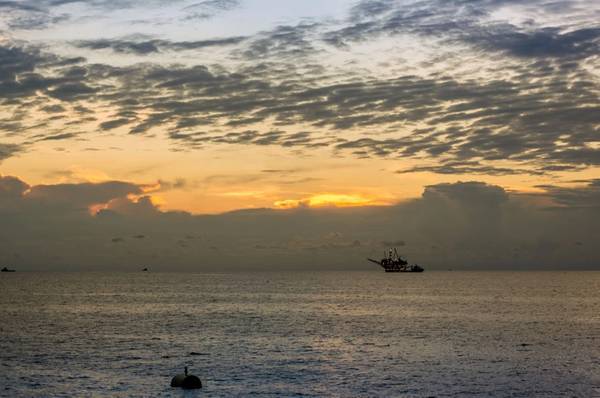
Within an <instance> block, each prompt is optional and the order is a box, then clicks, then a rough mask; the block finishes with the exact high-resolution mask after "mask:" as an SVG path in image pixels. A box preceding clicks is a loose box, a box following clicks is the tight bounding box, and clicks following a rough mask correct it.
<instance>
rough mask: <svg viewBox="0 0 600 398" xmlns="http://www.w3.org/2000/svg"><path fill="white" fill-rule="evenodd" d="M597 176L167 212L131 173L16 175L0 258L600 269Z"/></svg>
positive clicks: (5, 184) (5, 200)
mask: <svg viewBox="0 0 600 398" xmlns="http://www.w3.org/2000/svg"><path fill="white" fill-rule="evenodd" d="M598 186H599V185H598V182H597V181H595V180H594V181H589V182H586V183H585V184H583V185H580V186H573V187H570V188H558V187H550V186H548V187H545V188H544V191H543V193H540V194H538V195H537V197H532V196H531V195H529V194H527V195H524V194H520V193H512V192H507V191H506V190H504V189H503V188H501V187H499V186H493V185H487V184H484V183H481V182H459V183H445V184H436V185H431V186H428V187H427V188H426V189H425V191H424V193H423V195H422V197H421V198H418V199H415V200H412V201H409V202H404V203H400V204H397V205H393V206H376V207H357V208H332V207H329V208H311V207H307V206H302V207H299V208H293V209H288V210H272V209H257V210H243V211H235V212H231V213H224V214H220V215H192V214H189V213H185V212H163V211H161V210H160V209H159V208H157V207H156V206H155V205H154V204H153V203H152V199H151V198H150V197H148V196H144V194H143V193H141V192H142V191H141V188H140V186H139V185H135V184H131V183H126V182H119V181H114V182H107V183H100V184H89V183H82V184H58V185H44V186H36V185H34V186H30V185H28V184H27V183H25V182H23V181H21V180H20V179H18V178H16V177H9V176H5V177H1V178H0V216H1V217H2V220H3V223H2V225H0V240H1V241H2V242H3V244H2V251H0V260H1V261H8V260H10V263H11V264H13V263H14V264H15V266H17V267H19V268H22V269H138V268H139V264H147V265H151V266H152V268H153V269H159V270H175V269H182V270H183V269H185V270H196V271H201V270H248V269H345V270H347V269H365V270H366V269H370V268H369V267H370V265H369V264H368V263H365V261H364V258H365V257H367V256H373V255H378V254H379V252H380V250H381V247H382V244H383V245H385V246H389V245H393V246H398V248H399V249H400V250H401V252H402V254H403V255H405V256H406V257H408V259H409V260H411V261H416V262H418V263H420V264H423V265H424V266H426V267H427V268H428V269H446V268H448V267H452V268H469V269H490V268H493V269H514V268H518V269H524V268H527V269H540V268H561V267H562V268H589V269H595V268H596V267H597V266H598V264H599V260H600V258H599V257H598V253H597V250H595V248H596V247H597V245H598V243H600V242H599V241H598V239H600V230H599V227H598V224H597V222H596V220H598V216H599V215H600V213H599V210H600V208H599V207H598V206H597V205H595V206H594V205H593V204H597V203H599V202H598V200H597V195H598ZM132 194H134V195H133V196H132ZM540 196H542V197H543V199H544V200H542V201H540V200H539V199H540ZM57 204H60V206H57ZM96 204H101V206H97V207H93V206H94V205H96ZM86 206H92V207H93V208H94V209H96V211H95V212H89V211H83V208H85V207H86ZM191 237H194V238H193V241H191V240H190V239H192V238H191ZM182 242H183V243H185V244H183V243H182ZM34 246H35V248H34Z"/></svg>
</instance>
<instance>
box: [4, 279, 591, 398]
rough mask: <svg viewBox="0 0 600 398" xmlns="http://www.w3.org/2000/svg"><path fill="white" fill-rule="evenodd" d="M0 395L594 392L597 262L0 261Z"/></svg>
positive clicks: (505, 394)
mask: <svg viewBox="0 0 600 398" xmlns="http://www.w3.org/2000/svg"><path fill="white" fill-rule="evenodd" d="M184 366H188V367H189V369H190V373H193V374H196V375H197V376H199V377H200V378H201V379H202V382H203V384H204V388H203V389H202V390H201V391H183V390H179V389H172V388H171V387H170V386H169V383H170V380H171V378H172V377H173V376H174V375H176V374H177V373H182V371H183V368H184ZM0 396H1V397H159V396H164V397H237V396H256V397H263V396H264V397H269V396H270V397H296V396H297V397H585V398H588V397H600V272H508V271H507V272H456V271H455V272H434V271H426V272H424V273H422V274H386V273H383V272H379V271H376V270H374V271H372V272H310V273H309V272H306V273H303V272H288V273H285V272H281V273H278V272H264V273H229V274H216V273H211V274H201V273H197V274H185V273H153V272H148V273H141V272H140V273H50V272H47V273H26V272H17V273H13V274H0Z"/></svg>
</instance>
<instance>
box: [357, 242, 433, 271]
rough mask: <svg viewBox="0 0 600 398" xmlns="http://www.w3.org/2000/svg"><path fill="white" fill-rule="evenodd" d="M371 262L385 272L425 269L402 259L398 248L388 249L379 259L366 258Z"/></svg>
mask: <svg viewBox="0 0 600 398" xmlns="http://www.w3.org/2000/svg"><path fill="white" fill-rule="evenodd" d="M367 260H369V261H370V262H372V263H375V264H377V265H379V266H381V268H383V269H384V270H385V272H423V271H425V270H424V269H423V267H420V266H419V265H417V264H413V265H409V264H408V261H406V260H405V259H403V258H402V257H401V256H400V255H399V254H398V250H396V249H395V248H394V249H390V250H389V252H388V253H387V256H386V254H385V253H384V254H383V258H382V259H381V260H373V259H372V258H367Z"/></svg>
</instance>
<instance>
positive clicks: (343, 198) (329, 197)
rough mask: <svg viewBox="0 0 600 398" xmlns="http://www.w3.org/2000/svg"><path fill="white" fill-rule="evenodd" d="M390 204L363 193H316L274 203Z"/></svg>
mask: <svg viewBox="0 0 600 398" xmlns="http://www.w3.org/2000/svg"><path fill="white" fill-rule="evenodd" d="M381 205H389V203H386V202H382V201H380V200H377V199H372V198H366V197H364V196H361V195H346V194H334V193H325V194H319V195H314V196H311V197H309V198H306V199H286V200H279V201H276V202H275V203H274V206H275V208H277V209H292V208H296V207H303V206H308V207H325V206H334V207H358V206H381Z"/></svg>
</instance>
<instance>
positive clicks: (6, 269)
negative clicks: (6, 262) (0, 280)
mask: <svg viewBox="0 0 600 398" xmlns="http://www.w3.org/2000/svg"><path fill="white" fill-rule="evenodd" d="M0 272H15V270H14V269H8V268H6V267H4V268H2V269H0Z"/></svg>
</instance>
